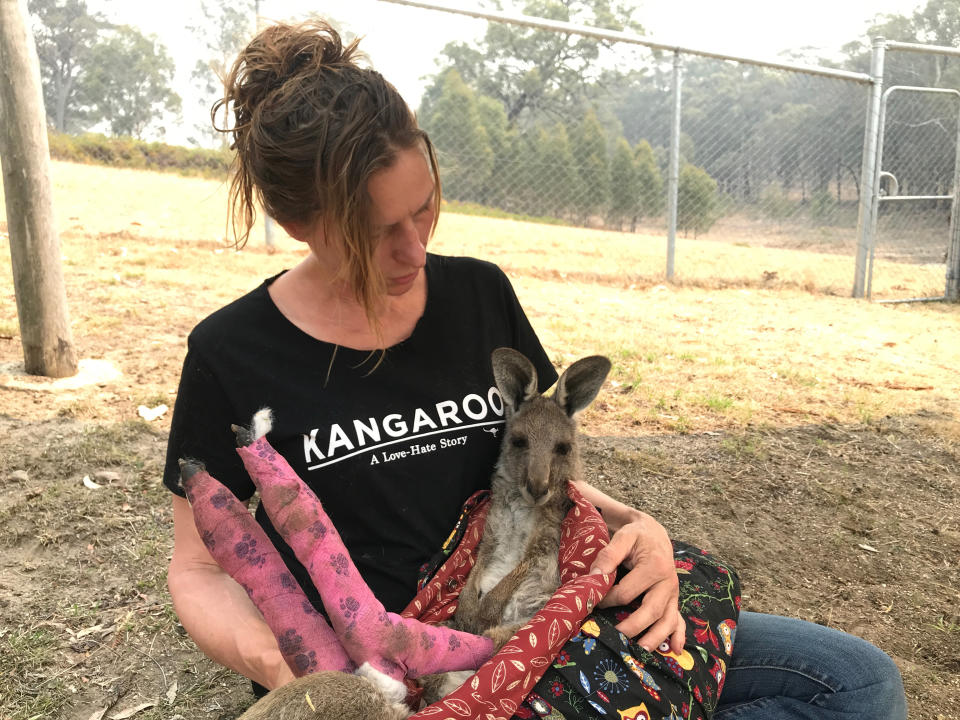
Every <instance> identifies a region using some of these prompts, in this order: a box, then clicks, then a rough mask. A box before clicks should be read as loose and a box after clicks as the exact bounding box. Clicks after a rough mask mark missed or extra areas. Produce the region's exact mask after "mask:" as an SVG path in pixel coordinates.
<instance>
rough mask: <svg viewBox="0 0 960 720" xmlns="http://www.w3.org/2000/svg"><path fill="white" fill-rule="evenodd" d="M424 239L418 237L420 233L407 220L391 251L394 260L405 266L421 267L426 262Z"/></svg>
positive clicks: (413, 224) (414, 224)
mask: <svg viewBox="0 0 960 720" xmlns="http://www.w3.org/2000/svg"><path fill="white" fill-rule="evenodd" d="M426 256H427V243H426V238H422V237H420V231H419V230H418V229H417V225H416V223H415V222H414V221H413V219H412V218H407V219H406V220H405V221H404V223H403V225H402V226H401V229H400V233H399V237H398V238H397V243H396V245H395V246H394V249H393V257H394V260H397V261H398V262H402V263H403V264H405V265H412V266H415V267H421V266H422V265H423V264H424V263H425V262H426Z"/></svg>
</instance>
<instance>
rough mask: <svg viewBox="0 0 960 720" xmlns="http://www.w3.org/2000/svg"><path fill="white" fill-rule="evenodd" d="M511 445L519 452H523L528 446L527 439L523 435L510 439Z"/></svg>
mask: <svg viewBox="0 0 960 720" xmlns="http://www.w3.org/2000/svg"><path fill="white" fill-rule="evenodd" d="M510 444H511V445H513V447H515V448H517V449H518V450H523V449H524V448H525V447H526V446H527V439H526V438H525V437H523V435H514V436H513V437H511V438H510Z"/></svg>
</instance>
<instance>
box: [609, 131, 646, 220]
mask: <svg viewBox="0 0 960 720" xmlns="http://www.w3.org/2000/svg"><path fill="white" fill-rule="evenodd" d="M639 205H640V182H639V178H638V175H637V166H636V163H635V162H634V158H633V150H631V149H630V143H628V142H627V141H626V138H622V137H621V138H618V139H617V143H616V146H615V147H614V150H613V157H612V158H611V159H610V210H609V212H608V213H607V218H608V220H609V221H610V222H611V223H613V224H616V225H617V226H618V227H619V228H620V229H621V230H622V229H623V223H624V221H625V220H632V219H633V218H635V217H636V216H637V214H638V211H637V209H638V207H639Z"/></svg>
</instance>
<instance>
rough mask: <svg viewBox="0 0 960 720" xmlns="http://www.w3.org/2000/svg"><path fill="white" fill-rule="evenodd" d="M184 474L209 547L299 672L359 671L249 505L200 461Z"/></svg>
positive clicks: (189, 465)
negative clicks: (244, 503)
mask: <svg viewBox="0 0 960 720" xmlns="http://www.w3.org/2000/svg"><path fill="white" fill-rule="evenodd" d="M180 474H181V482H182V484H183V487H184V489H185V490H186V492H187V499H188V500H189V501H190V507H191V509H192V510H193V517H194V521H195V522H196V525H197V531H198V532H199V533H200V537H201V539H202V540H203V543H204V545H206V546H207V549H208V550H209V551H210V554H211V555H212V556H213V558H214V559H215V560H216V561H217V563H218V564H219V565H220V567H222V568H223V569H224V571H225V572H226V573H227V574H228V575H230V577H232V578H233V579H234V580H236V581H237V582H238V583H239V584H240V585H241V586H242V587H243V589H244V590H246V591H247V595H249V596H250V599H251V600H252V601H253V604H254V605H256V606H257V609H259V610H260V613H261V614H262V615H263V619H264V620H265V621H266V623H267V625H268V626H269V628H270V630H271V631H272V632H273V634H274V636H275V637H276V638H277V643H278V644H279V646H280V652H281V654H282V655H283V658H284V660H286V662H287V665H289V666H290V669H291V670H292V671H293V674H294V675H296V676H297V677H300V676H303V675H307V674H310V673H313V672H317V671H319V670H337V671H341V672H353V671H354V669H355V666H354V664H353V663H352V662H351V660H350V658H349V657H348V656H347V653H346V651H345V650H344V648H343V646H342V645H341V643H340V641H339V640H338V639H337V636H336V634H335V633H334V631H333V629H332V628H331V627H330V626H329V625H327V623H326V621H325V620H324V619H323V616H322V615H321V614H320V613H318V612H317V611H316V610H314V609H313V607H312V606H311V605H310V602H309V601H308V600H307V597H306V595H305V594H304V592H303V590H302V589H301V588H300V586H299V585H298V584H297V581H296V580H294V578H293V576H292V575H291V574H290V571H289V570H287V566H286V565H285V564H284V562H283V559H282V558H281V557H280V555H279V553H278V552H277V551H276V549H274V547H273V544H272V543H271V542H270V540H269V539H268V538H267V536H266V534H265V533H264V532H263V529H262V528H261V527H260V526H259V525H258V524H257V522H256V521H255V520H254V519H253V517H251V515H250V513H249V512H248V510H247V508H246V507H245V506H244V505H243V503H241V502H240V501H239V500H237V498H236V496H234V494H233V493H232V492H230V491H229V490H228V489H227V488H226V487H224V486H223V485H222V484H221V483H220V482H218V481H217V480H216V479H214V478H213V477H212V476H211V475H210V474H209V473H208V472H207V471H206V470H205V469H204V468H203V467H202V466H201V465H199V464H197V463H193V462H188V461H181V463H180Z"/></svg>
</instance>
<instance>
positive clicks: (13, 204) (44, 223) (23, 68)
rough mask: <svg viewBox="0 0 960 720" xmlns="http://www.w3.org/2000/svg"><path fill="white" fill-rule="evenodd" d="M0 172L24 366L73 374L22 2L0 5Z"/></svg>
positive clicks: (36, 68)
mask: <svg viewBox="0 0 960 720" xmlns="http://www.w3.org/2000/svg"><path fill="white" fill-rule="evenodd" d="M0 167H2V171H3V194H4V200H5V202H6V208H7V230H8V232H9V235H10V257H11V260H12V262H13V290H14V294H15V295H16V298H17V317H18V318H19V322H20V340H21V344H22V346H23V359H24V367H25V369H26V371H27V372H28V373H30V374H31V375H46V376H49V377H67V376H70V375H76V373H77V356H76V350H75V349H74V345H73V337H72V335H71V332H70V319H69V313H68V311H67V293H66V290H65V289H64V285H63V270H62V268H61V266H60V239H59V237H58V236H57V229H56V224H55V222H54V218H53V199H52V191H51V187H50V147H49V144H48V142H47V122H46V113H45V112H44V108H43V94H42V91H41V88H40V61H39V60H38V59H37V48H36V45H35V43H34V40H33V35H32V34H31V33H30V31H29V29H28V26H27V4H26V0H0Z"/></svg>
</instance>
